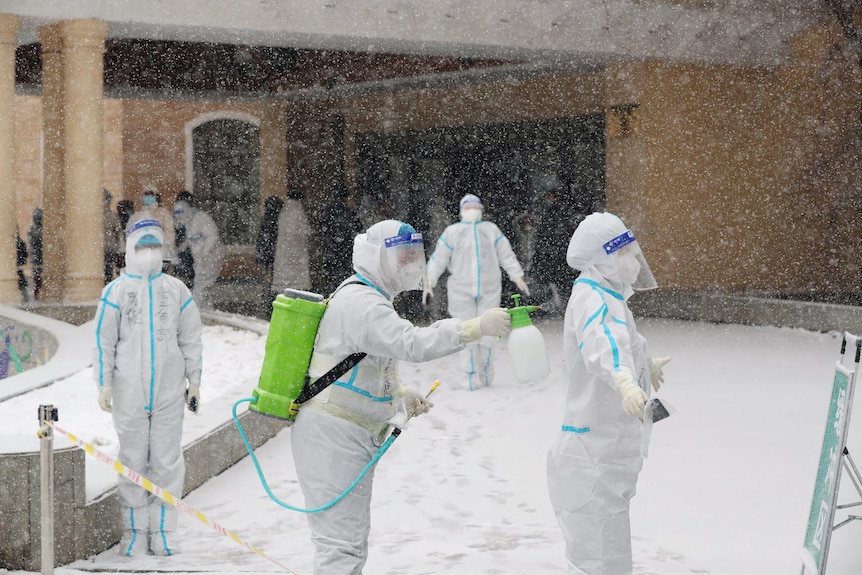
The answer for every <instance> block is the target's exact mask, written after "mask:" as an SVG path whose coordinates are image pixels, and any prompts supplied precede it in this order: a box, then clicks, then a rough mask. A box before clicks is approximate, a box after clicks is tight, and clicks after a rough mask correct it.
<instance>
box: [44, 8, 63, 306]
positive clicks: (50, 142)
mask: <svg viewBox="0 0 862 575" xmlns="http://www.w3.org/2000/svg"><path fill="white" fill-rule="evenodd" d="M39 40H40V42H41V44H42V138H43V161H42V268H43V272H42V278H43V280H42V281H43V286H42V290H41V295H40V300H46V301H52V302H59V301H62V299H63V291H64V289H65V277H66V243H65V237H66V212H65V202H64V197H65V193H64V189H65V183H64V179H63V140H64V136H63V135H64V133H65V129H64V122H63V52H62V47H63V46H62V41H61V38H60V30H59V27H58V26H57V25H50V26H43V27H41V28H39Z"/></svg>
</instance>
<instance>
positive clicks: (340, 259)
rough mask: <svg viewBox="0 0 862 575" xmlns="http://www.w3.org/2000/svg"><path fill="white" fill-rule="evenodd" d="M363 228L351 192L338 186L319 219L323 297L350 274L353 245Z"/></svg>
mask: <svg viewBox="0 0 862 575" xmlns="http://www.w3.org/2000/svg"><path fill="white" fill-rule="evenodd" d="M360 229H361V224H360V223H359V215H358V213H357V211H356V204H355V202H354V200H353V198H352V197H351V196H350V191H349V190H348V189H347V186H345V185H344V184H338V185H336V186H335V187H334V188H333V190H332V199H331V201H330V202H329V204H327V206H326V208H325V209H324V210H323V215H322V217H321V219H320V232H321V235H322V242H323V246H322V247H323V282H324V283H323V289H322V293H323V294H324V295H327V294H330V293H332V291H333V290H334V289H335V288H336V287H337V286H338V284H340V283H341V281H342V280H343V279H344V278H345V277H347V276H348V275H350V272H351V269H350V246H351V245H352V242H353V237H354V236H355V235H356V234H357V233H358V232H359V230H360Z"/></svg>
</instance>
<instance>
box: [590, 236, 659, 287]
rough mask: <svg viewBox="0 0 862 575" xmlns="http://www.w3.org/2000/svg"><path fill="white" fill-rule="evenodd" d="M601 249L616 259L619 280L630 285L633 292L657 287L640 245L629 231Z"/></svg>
mask: <svg viewBox="0 0 862 575" xmlns="http://www.w3.org/2000/svg"><path fill="white" fill-rule="evenodd" d="M602 247H603V248H604V250H605V253H606V254H608V255H613V256H614V258H615V259H616V263H617V268H618V270H619V278H620V279H621V280H622V282H623V283H624V284H626V285H630V286H631V287H632V289H633V290H635V291H645V290H651V289H656V288H657V287H658V284H657V283H656V281H655V277H654V276H653V274H652V270H651V269H650V267H649V264H648V263H647V261H646V258H645V257H644V254H643V252H642V251H641V248H640V244H638V242H637V240H636V239H635V235H634V233H633V232H632V231H631V230H626V231H625V232H624V233H622V234H620V235H619V236H617V237H615V238H614V239H612V240H610V241H609V242H607V243H605V244H604V245H603V246H602Z"/></svg>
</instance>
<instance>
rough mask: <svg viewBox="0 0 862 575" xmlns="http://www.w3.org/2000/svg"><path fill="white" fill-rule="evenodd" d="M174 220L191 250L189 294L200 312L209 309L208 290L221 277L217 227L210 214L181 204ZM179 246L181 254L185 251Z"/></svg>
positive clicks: (178, 204)
mask: <svg viewBox="0 0 862 575" xmlns="http://www.w3.org/2000/svg"><path fill="white" fill-rule="evenodd" d="M173 214H174V219H175V220H176V222H177V224H178V225H181V226H185V228H186V243H187V244H188V247H189V248H191V250H192V257H193V258H194V262H195V264H194V266H195V283H194V287H193V288H192V293H193V294H194V296H195V301H196V302H197V303H198V305H199V306H200V307H201V309H209V308H210V307H212V302H211V299H210V288H212V286H213V284H215V282H216V280H217V279H218V277H219V274H220V273H221V265H222V262H223V260H224V248H223V247H222V243H221V240H220V239H219V232H218V227H217V226H216V223H215V221H214V220H213V219H212V218H211V217H210V215H209V214H207V213H206V212H203V211H201V210H199V209H197V208H193V207H192V206H191V205H190V204H189V203H188V202H186V201H184V200H180V201H178V202H177V203H176V204H174V211H173ZM185 247H186V246H185V245H183V246H180V251H182V250H183V249H185Z"/></svg>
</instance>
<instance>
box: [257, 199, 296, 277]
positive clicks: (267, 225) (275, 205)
mask: <svg viewBox="0 0 862 575" xmlns="http://www.w3.org/2000/svg"><path fill="white" fill-rule="evenodd" d="M289 195H290V194H288V196H289ZM283 207H284V201H283V200H282V199H281V198H279V197H276V196H269V197H268V198H267V199H266V201H264V202H263V218H261V220H260V230H258V233H257V246H256V249H255V252H254V260H255V261H256V262H257V264H258V265H261V266H263V269H264V271H265V272H266V276H265V277H264V281H266V282H268V283H272V274H273V266H274V264H275V249H276V241H277V239H278V234H279V230H280V229H281V228H279V225H278V221H279V220H278V216H279V214H280V213H281V210H282V208H283Z"/></svg>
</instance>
